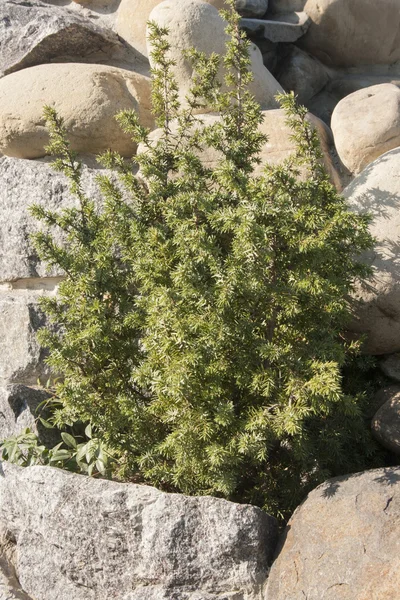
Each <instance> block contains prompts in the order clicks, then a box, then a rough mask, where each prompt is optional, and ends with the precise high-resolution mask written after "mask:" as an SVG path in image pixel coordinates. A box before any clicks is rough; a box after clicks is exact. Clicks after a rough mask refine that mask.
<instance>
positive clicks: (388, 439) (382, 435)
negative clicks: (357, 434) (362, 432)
mask: <svg viewBox="0 0 400 600" xmlns="http://www.w3.org/2000/svg"><path fill="white" fill-rule="evenodd" d="M381 395H382V394H381ZM384 398H385V402H384V403H383V404H382V406H381V407H380V408H379V409H378V410H377V412H376V413H375V415H374V418H373V419H372V423H371V429H372V435H373V436H374V438H375V439H376V440H377V441H378V442H379V443H380V444H382V446H384V447H385V448H387V449H388V450H390V451H391V452H393V453H394V454H398V455H399V454H400V388H399V387H398V386H392V387H390V388H387V389H386V390H385V393H384Z"/></svg>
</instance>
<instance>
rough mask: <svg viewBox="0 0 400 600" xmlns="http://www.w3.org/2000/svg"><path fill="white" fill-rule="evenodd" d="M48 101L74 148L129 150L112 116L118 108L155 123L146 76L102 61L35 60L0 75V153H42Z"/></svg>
mask: <svg viewBox="0 0 400 600" xmlns="http://www.w3.org/2000/svg"><path fill="white" fill-rule="evenodd" d="M46 104H47V105H51V106H55V107H56V108H57V111H58V113H59V115H60V116H61V117H63V118H64V120H65V126H66V128H67V130H68V132H69V139H70V141H71V145H72V148H73V149H74V150H76V151H78V152H87V153H94V154H96V153H100V152H103V151H105V150H107V149H108V148H111V149H112V150H116V151H118V152H120V153H121V154H122V155H124V156H126V155H128V156H130V155H132V153H133V152H134V151H135V146H134V144H133V142H132V141H131V139H130V137H129V136H128V135H126V134H124V133H122V131H121V128H120V127H119V125H118V123H117V122H116V120H115V118H114V117H115V114H116V113H117V112H118V111H120V110H123V109H134V110H136V111H137V112H138V113H139V116H140V119H141V122H142V124H143V125H145V126H149V127H151V126H152V124H153V118H152V115H151V113H150V80H149V79H148V78H147V77H145V76H143V75H139V74H137V73H131V72H130V71H126V70H124V69H118V68H116V67H108V66H102V65H89V64H77V63H66V64H51V65H39V66H37V67H30V68H29V69H24V70H22V71H19V72H18V73H12V74H11V75H7V77H4V78H3V79H1V80H0V152H2V153H3V154H5V155H6V156H15V157H19V158H38V157H42V156H44V155H45V150H44V147H45V145H46V144H47V142H48V136H47V131H46V128H45V123H44V118H43V106H44V105H46Z"/></svg>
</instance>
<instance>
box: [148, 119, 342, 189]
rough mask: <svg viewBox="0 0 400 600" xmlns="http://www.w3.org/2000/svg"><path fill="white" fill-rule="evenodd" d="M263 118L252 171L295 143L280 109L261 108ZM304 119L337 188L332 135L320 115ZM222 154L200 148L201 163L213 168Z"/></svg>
mask: <svg viewBox="0 0 400 600" xmlns="http://www.w3.org/2000/svg"><path fill="white" fill-rule="evenodd" d="M263 117H264V120H263V122H262V124H261V126H260V131H261V132H262V133H263V134H265V135H267V136H268V140H267V142H266V143H265V144H264V145H263V147H262V149H261V153H260V159H261V162H260V164H259V165H255V167H254V174H255V175H260V174H261V172H262V170H263V168H264V167H265V165H267V164H272V165H276V164H279V163H281V162H282V161H284V160H285V159H286V158H289V156H290V155H291V154H293V152H294V150H295V144H294V142H293V140H292V139H291V135H292V131H291V129H290V128H289V127H288V126H287V125H286V123H285V121H286V115H285V113H284V111H283V110H282V109H273V110H265V111H263ZM218 120H219V117H218V115H216V114H206V115H201V116H200V115H199V121H200V123H202V124H203V125H204V126H209V125H213V124H214V123H216V122H217V121H218ZM308 120H309V122H310V123H312V124H313V126H314V127H315V128H316V130H317V132H318V137H319V140H320V144H321V148H322V151H323V155H324V164H325V168H326V169H327V171H328V173H329V175H330V177H331V181H332V183H333V184H334V185H335V186H336V187H337V188H338V189H339V188H340V189H341V183H340V175H339V173H338V171H337V170H336V167H335V165H334V163H333V160H332V156H331V152H332V149H333V138H332V135H331V132H330V130H329V127H327V126H326V125H325V124H324V123H323V122H322V121H321V120H320V119H318V118H317V117H315V116H314V115H311V114H309V115H308ZM171 127H172V131H176V129H175V128H176V124H174V123H173V124H172V126H171ZM161 135H162V130H161V129H155V130H154V131H152V132H151V134H150V139H151V140H152V141H153V142H155V141H157V140H158V139H160V137H161ZM144 151H145V148H144V147H143V146H139V148H138V153H140V152H144ZM221 158H222V156H221V154H220V153H219V152H218V151H217V150H214V149H213V148H206V149H203V151H202V152H201V160H202V163H203V164H204V165H205V166H206V167H208V168H211V169H213V168H216V167H217V165H218V162H219V161H220V160H221Z"/></svg>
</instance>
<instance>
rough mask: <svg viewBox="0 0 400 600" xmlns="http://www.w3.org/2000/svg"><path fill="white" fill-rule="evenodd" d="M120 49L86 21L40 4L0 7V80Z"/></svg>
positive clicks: (22, 0) (12, 2) (18, 0)
mask: <svg viewBox="0 0 400 600" xmlns="http://www.w3.org/2000/svg"><path fill="white" fill-rule="evenodd" d="M119 45H121V43H120V41H119V40H118V36H117V35H116V34H115V33H114V32H112V31H111V30H107V29H103V28H101V27H99V26H98V25H96V24H95V23H93V22H92V21H91V20H89V19H85V18H84V17H83V16H81V15H79V14H77V13H76V11H73V12H72V11H69V10H67V9H65V8H62V7H58V6H52V7H51V6H49V5H48V4H45V3H44V2H40V0H29V2H27V1H26V0H2V2H1V3H0V77H1V76H3V75H6V74H8V73H13V72H14V71H19V70H20V69H25V68H26V67H32V66H34V65H39V64H43V63H47V62H51V61H53V60H57V59H60V58H62V57H74V56H77V57H79V58H80V59H82V58H83V57H85V56H87V55H89V54H93V53H95V52H109V51H110V50H111V49H112V48H113V47H115V46H119Z"/></svg>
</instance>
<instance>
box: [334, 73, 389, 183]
mask: <svg viewBox="0 0 400 600" xmlns="http://www.w3.org/2000/svg"><path fill="white" fill-rule="evenodd" d="M331 127H332V131H333V135H334V138H335V144H336V148H337V151H338V154H339V156H340V158H341V160H342V162H343V163H344V164H345V165H346V167H347V168H348V169H349V170H350V171H351V172H352V173H355V174H357V173H360V172H361V171H362V170H363V169H364V168H365V167H366V166H367V165H368V164H369V163H371V162H373V161H374V160H375V159H376V158H378V157H379V156H381V155H382V154H384V153H385V152H388V151H389V150H392V149H393V148H396V147H397V146H400V90H399V88H398V87H397V86H395V85H393V84H392V83H382V84H380V85H374V86H372V87H367V88H364V89H361V90H358V91H357V92H354V93H353V94H350V95H349V96H346V97H345V98H343V100H341V101H340V102H339V104H337V106H336V108H335V110H334V111H333V114H332V120H331Z"/></svg>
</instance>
